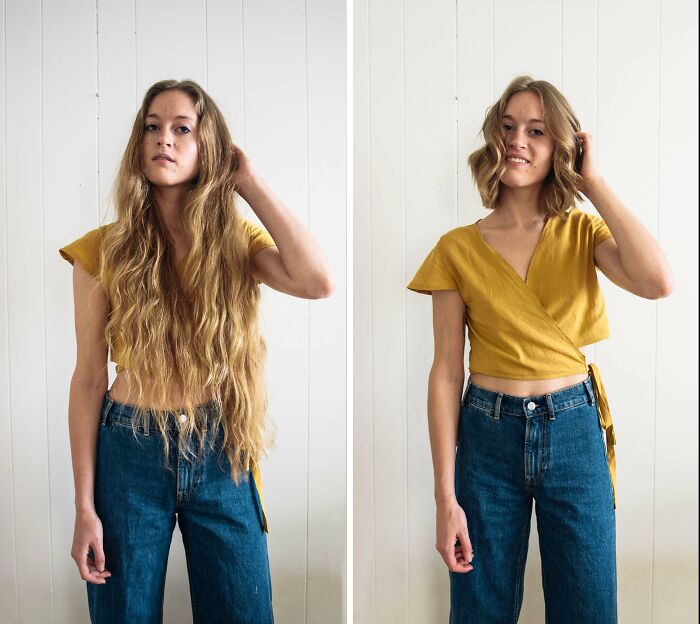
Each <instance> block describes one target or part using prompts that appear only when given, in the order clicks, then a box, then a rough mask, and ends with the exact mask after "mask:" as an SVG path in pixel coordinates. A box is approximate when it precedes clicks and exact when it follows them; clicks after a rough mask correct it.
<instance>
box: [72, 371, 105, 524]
mask: <svg viewBox="0 0 700 624" xmlns="http://www.w3.org/2000/svg"><path fill="white" fill-rule="evenodd" d="M105 391H106V389H105V387H104V386H103V385H102V384H97V385H90V384H87V383H84V382H80V381H76V380H73V381H71V385H70V399H69V404H68V430H69V435H70V447H71V459H72V463H73V484H74V488H75V509H76V511H94V509H95V500H94V489H95V457H96V446H97V445H96V441H97V428H98V426H99V422H100V410H101V408H102V401H103V398H104V393H105Z"/></svg>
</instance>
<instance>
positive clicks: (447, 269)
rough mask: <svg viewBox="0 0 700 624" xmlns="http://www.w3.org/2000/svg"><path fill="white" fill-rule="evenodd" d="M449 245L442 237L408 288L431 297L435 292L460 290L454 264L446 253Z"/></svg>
mask: <svg viewBox="0 0 700 624" xmlns="http://www.w3.org/2000/svg"><path fill="white" fill-rule="evenodd" d="M446 245H447V243H446V240H445V237H444V236H443V237H441V238H440V240H439V241H438V242H437V244H436V245H435V247H433V249H432V250H431V251H430V253H429V254H428V256H427V257H426V258H425V260H423V264H421V265H420V267H419V268H418V271H417V272H416V274H415V275H414V276H413V279H412V280H411V281H410V282H409V284H408V286H407V288H408V289H409V290H413V291H415V292H417V293H423V294H425V295H430V294H431V293H432V291H433V290H459V287H458V286H457V282H456V281H455V278H454V273H453V270H452V264H451V263H450V261H449V258H448V257H447V253H446V249H445V247H446Z"/></svg>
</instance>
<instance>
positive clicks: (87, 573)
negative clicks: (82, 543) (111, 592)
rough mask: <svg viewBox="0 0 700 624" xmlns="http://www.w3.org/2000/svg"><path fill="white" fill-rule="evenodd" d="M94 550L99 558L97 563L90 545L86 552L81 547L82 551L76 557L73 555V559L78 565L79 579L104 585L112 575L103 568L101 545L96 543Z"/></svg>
mask: <svg viewBox="0 0 700 624" xmlns="http://www.w3.org/2000/svg"><path fill="white" fill-rule="evenodd" d="M95 550H96V552H97V557H98V558H99V563H98V561H97V560H96V557H95V555H93V552H92V548H90V547H88V549H87V552H85V549H83V550H82V553H81V554H80V555H79V556H77V557H73V559H74V560H75V563H76V564H77V566H78V572H79V573H80V578H81V579H83V580H84V581H87V582H88V583H93V584H94V585H104V584H105V583H106V582H107V579H108V578H109V577H110V576H112V573H111V572H110V571H109V570H107V569H105V557H104V552H103V550H102V545H101V544H96V545H95ZM100 569H101V570H100Z"/></svg>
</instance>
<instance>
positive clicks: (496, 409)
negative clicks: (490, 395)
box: [493, 392, 503, 420]
mask: <svg viewBox="0 0 700 624" xmlns="http://www.w3.org/2000/svg"><path fill="white" fill-rule="evenodd" d="M502 398H503V393H502V392H499V393H498V396H497V397H496V407H494V410H493V417H494V418H495V419H496V420H499V419H500V418H501V399H502Z"/></svg>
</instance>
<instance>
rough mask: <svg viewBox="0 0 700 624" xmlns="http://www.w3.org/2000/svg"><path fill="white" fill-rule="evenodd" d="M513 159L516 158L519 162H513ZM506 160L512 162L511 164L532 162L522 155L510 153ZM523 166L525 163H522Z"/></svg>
mask: <svg viewBox="0 0 700 624" xmlns="http://www.w3.org/2000/svg"><path fill="white" fill-rule="evenodd" d="M512 158H516V159H518V160H516V161H512V160H511V159H512ZM506 160H510V161H511V162H519V161H525V163H529V162H530V161H529V160H528V159H527V158H525V156H523V155H522V154H516V153H513V152H508V153H507V154H506ZM521 164H524V163H521Z"/></svg>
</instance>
